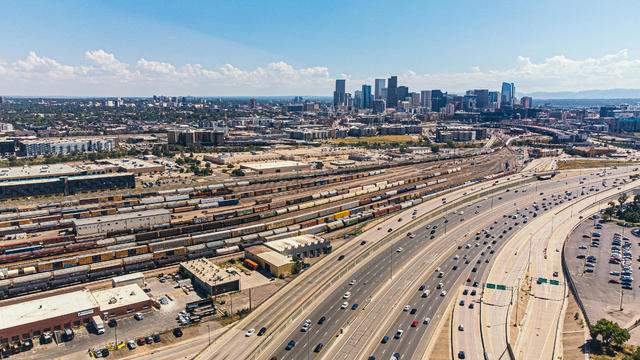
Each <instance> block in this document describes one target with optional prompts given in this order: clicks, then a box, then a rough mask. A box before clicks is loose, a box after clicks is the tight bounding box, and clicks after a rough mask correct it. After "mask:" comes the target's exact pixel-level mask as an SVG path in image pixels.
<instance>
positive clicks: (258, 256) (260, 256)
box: [244, 245, 295, 277]
mask: <svg viewBox="0 0 640 360" xmlns="http://www.w3.org/2000/svg"><path fill="white" fill-rule="evenodd" d="M244 254H245V258H247V259H249V260H252V261H254V262H256V263H257V264H258V266H260V268H262V269H265V270H267V271H269V272H270V273H271V275H273V276H276V277H280V276H283V275H285V274H291V273H292V272H293V268H294V266H295V263H294V262H293V260H291V257H289V256H285V255H282V254H280V253H278V252H275V251H273V250H272V249H270V248H268V247H266V246H264V245H258V246H251V247H248V248H247V249H245V251H244Z"/></svg>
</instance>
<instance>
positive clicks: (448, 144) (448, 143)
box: [447, 139, 456, 149]
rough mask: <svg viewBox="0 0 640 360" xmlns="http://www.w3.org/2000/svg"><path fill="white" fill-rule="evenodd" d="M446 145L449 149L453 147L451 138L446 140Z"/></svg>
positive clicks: (454, 145)
mask: <svg viewBox="0 0 640 360" xmlns="http://www.w3.org/2000/svg"><path fill="white" fill-rule="evenodd" d="M447 146H448V147H449V148H451V149H455V147H456V144H455V143H454V142H453V140H451V139H449V140H447Z"/></svg>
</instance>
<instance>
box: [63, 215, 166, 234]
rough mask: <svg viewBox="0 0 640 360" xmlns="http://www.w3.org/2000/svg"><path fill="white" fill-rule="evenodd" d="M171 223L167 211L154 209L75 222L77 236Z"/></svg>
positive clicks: (74, 227)
mask: <svg viewBox="0 0 640 360" xmlns="http://www.w3.org/2000/svg"><path fill="white" fill-rule="evenodd" d="M170 221H171V213H170V212H169V210H167V209H154V210H146V211H138V212H132V213H124V214H115V215H106V216H98V217H90V218H84V219H74V220H73V230H74V232H75V233H76V235H86V234H100V233H106V232H112V231H122V230H129V229H146V228H152V227H153V226H154V225H165V224H169V222H170Z"/></svg>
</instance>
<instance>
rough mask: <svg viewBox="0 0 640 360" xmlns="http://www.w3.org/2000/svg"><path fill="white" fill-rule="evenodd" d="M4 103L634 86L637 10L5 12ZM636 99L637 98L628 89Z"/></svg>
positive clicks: (293, 4)
mask: <svg viewBox="0 0 640 360" xmlns="http://www.w3.org/2000/svg"><path fill="white" fill-rule="evenodd" d="M1 11H2V14H3V15H2V21H1V22H0V31H1V32H2V33H3V34H4V36H3V40H2V41H1V42H0V92H1V93H5V94H8V95H92V96H103V95H104V96H115V95H122V96H137V95H142V96H144V95H152V94H160V93H162V94H170V95H177V94H180V95H182V94H185V95H211V96H213V95H296V94H305V95H329V94H330V91H331V90H332V86H333V85H332V79H335V78H336V77H345V78H347V79H348V82H347V84H348V89H349V90H354V89H356V88H358V87H359V86H360V85H361V84H362V83H372V79H373V78H375V77H387V76H389V75H391V74H397V75H399V76H400V82H404V83H405V84H407V85H409V86H410V88H411V89H412V90H420V89H431V88H443V89H445V90H450V91H462V90H464V89H466V88H474V87H475V88H477V87H483V88H490V89H498V88H499V85H500V82H501V81H503V80H508V81H514V82H515V83H516V87H517V89H518V90H520V91H522V92H532V91H559V90H568V91H575V90H586V89H593V88H605V89H606V88H620V87H633V84H634V83H635V84H637V83H638V80H639V79H640V60H639V59H640V45H639V44H640V41H638V40H637V35H638V29H639V28H638V23H637V14H638V13H640V2H638V1H632V0H616V1H588V0H587V1H574V0H569V1H557V0H556V1H546V0H542V1H540V0H537V1H513V0H512V1H462V0H458V1H456V0H454V1H430V0H423V1H359V0H357V1H300V0H298V1H206V2H205V1H157V0H156V1H88V2H87V1H82V2H81V1H55V2H54V1H4V2H2V6H1ZM636 87H637V86H636Z"/></svg>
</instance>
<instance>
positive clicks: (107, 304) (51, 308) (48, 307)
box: [0, 284, 155, 346]
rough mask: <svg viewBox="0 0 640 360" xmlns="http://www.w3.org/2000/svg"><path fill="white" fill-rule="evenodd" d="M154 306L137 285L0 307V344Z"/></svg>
mask: <svg viewBox="0 0 640 360" xmlns="http://www.w3.org/2000/svg"><path fill="white" fill-rule="evenodd" d="M154 304H155V303H154V301H153V300H152V299H151V298H149V296H147V294H145V292H144V291H143V290H142V289H141V288H140V287H139V286H138V285H136V284H131V285H127V286H123V287H119V288H115V289H106V290H99V291H95V292H93V293H92V292H90V291H89V290H86V289H85V290H80V291H73V292H68V293H65V294H59V295H53V296H45V297H42V298H39V299H33V300H28V301H18V302H16V303H13V304H10V305H6V306H2V307H0V344H1V345H3V346H5V345H7V344H13V343H17V342H18V341H23V340H25V339H33V338H36V337H39V336H40V335H42V334H43V333H53V332H56V331H63V330H64V329H70V328H74V327H79V326H81V325H86V324H87V323H89V322H90V321H91V318H92V317H93V316H95V315H101V316H102V317H103V318H104V314H107V315H108V316H109V317H110V318H112V317H118V316H122V315H126V314H130V313H134V312H137V311H141V310H145V309H149V308H150V307H151V306H153V305H154Z"/></svg>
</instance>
